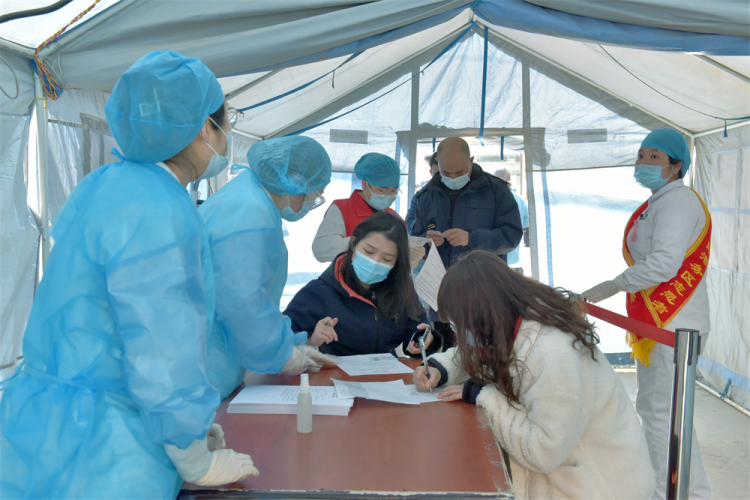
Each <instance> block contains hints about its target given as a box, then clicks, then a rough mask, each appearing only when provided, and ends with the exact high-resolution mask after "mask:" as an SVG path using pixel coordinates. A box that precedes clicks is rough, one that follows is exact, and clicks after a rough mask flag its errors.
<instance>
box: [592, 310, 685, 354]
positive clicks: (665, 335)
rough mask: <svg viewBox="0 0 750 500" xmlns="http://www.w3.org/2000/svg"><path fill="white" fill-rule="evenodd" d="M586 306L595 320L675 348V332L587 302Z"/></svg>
mask: <svg viewBox="0 0 750 500" xmlns="http://www.w3.org/2000/svg"><path fill="white" fill-rule="evenodd" d="M585 304H586V309H587V311H588V313H589V314H590V315H592V316H594V317H595V318H599V319H601V320H604V321H606V322H607V323H611V324H613V325H615V326H619V327H620V328H624V329H625V330H627V331H629V332H633V333H635V334H636V335H638V336H639V337H646V338H647V339H651V340H653V341H655V342H658V343H660V344H664V345H666V346H669V347H674V332H670V331H668V330H662V329H661V328H657V327H655V326H654V325H649V324H648V323H643V322H642V321H638V320H637V319H633V318H628V317H626V316H621V315H619V314H617V313H613V312H612V311H608V310H607V309H603V308H601V307H599V306H595V305H594V304H590V303H588V302H586V303H585Z"/></svg>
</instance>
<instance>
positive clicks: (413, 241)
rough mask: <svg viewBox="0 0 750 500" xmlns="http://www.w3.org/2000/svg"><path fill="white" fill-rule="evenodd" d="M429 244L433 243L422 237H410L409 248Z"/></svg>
mask: <svg viewBox="0 0 750 500" xmlns="http://www.w3.org/2000/svg"><path fill="white" fill-rule="evenodd" d="M429 243H432V240H431V239H430V238H422V237H421V236H409V248H418V247H423V246H425V245H427V244H429Z"/></svg>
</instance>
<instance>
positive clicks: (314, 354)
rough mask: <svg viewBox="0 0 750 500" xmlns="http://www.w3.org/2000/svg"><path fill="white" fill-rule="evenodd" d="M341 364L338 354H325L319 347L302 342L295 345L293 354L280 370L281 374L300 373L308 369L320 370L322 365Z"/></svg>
mask: <svg viewBox="0 0 750 500" xmlns="http://www.w3.org/2000/svg"><path fill="white" fill-rule="evenodd" d="M337 364H339V361H338V358H337V357H336V356H329V355H328V354H323V353H322V352H320V351H319V350H318V348H317V347H315V346H311V345H307V344H300V345H296V346H294V349H293V350H292V355H291V356H290V357H289V359H288V360H287V361H286V363H284V368H282V369H281V371H280V372H279V374H280V375H299V374H300V373H304V372H306V371H311V372H317V371H320V367H321V365H337Z"/></svg>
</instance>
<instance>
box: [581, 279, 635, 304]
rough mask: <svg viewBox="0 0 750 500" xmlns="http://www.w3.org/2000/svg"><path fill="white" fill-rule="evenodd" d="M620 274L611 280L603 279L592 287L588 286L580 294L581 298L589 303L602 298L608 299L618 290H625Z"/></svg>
mask: <svg viewBox="0 0 750 500" xmlns="http://www.w3.org/2000/svg"><path fill="white" fill-rule="evenodd" d="M624 281H625V280H624V278H623V277H622V275H619V276H618V277H617V278H615V279H613V280H612V281H604V282H602V283H599V284H598V285H596V286H595V287H594V288H589V289H588V290H586V291H585V292H583V293H582V294H581V298H584V299H586V300H588V301H589V302H591V303H596V302H599V301H601V300H604V299H608V298H610V297H611V296H613V295H615V294H617V293H618V292H624V291H625V282H624Z"/></svg>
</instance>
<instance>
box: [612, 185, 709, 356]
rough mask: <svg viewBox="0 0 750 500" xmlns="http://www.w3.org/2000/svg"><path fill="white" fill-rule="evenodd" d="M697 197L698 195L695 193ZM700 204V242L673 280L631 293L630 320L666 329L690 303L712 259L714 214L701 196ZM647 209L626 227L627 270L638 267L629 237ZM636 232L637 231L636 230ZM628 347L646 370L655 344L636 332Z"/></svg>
mask: <svg viewBox="0 0 750 500" xmlns="http://www.w3.org/2000/svg"><path fill="white" fill-rule="evenodd" d="M693 192H694V193H695V191H693ZM695 195H696V196H698V200H700V202H701V206H702V207H703V210H704V212H705V214H706V224H705V226H703V230H702V231H701V234H700V235H699V236H698V239H696V240H695V242H694V243H693V244H692V245H690V248H688V249H687V252H685V259H684V260H683V262H682V266H680V269H679V271H677V274H676V275H675V276H674V278H672V279H670V280H668V281H665V282H664V283H660V284H658V285H656V286H655V287H652V288H648V289H646V290H641V291H640V292H637V293H634V294H633V293H628V294H627V299H626V300H627V302H626V307H627V311H628V317H630V318H634V319H637V320H638V321H642V322H644V323H648V324H651V325H655V326H656V327H657V328H664V327H665V326H666V325H667V324H669V322H670V321H672V320H673V319H674V317H675V316H677V314H678V313H679V312H680V311H681V310H682V308H683V307H684V306H685V304H687V303H688V301H690V298H691V297H692V296H693V292H695V289H696V288H697V287H698V283H700V282H701V280H702V279H703V276H704V273H705V270H706V268H707V267H708V258H709V256H710V255H711V227H712V224H711V214H710V213H709V211H708V207H706V204H705V203H704V202H703V200H702V199H701V197H700V196H699V195H698V193H695ZM647 208H648V201H646V202H645V203H644V204H643V205H641V206H640V207H638V209H637V210H636V211H635V212H634V213H633V215H631V216H630V219H629V220H628V223H627V225H626V226H625V235H624V237H623V241H622V255H623V256H624V257H625V262H627V264H628V267H630V266H632V265H633V264H635V260H634V259H633V257H632V256H631V255H630V249H629V248H628V233H630V230H631V229H632V228H633V226H634V225H635V224H636V222H637V221H638V218H639V217H640V216H641V214H643V213H644V212H645V211H646V209H647ZM636 230H637V229H636ZM627 341H628V345H630V347H632V348H633V354H632V357H633V358H637V359H640V360H641V363H643V365H644V366H648V365H649V359H648V356H649V353H650V352H651V349H653V347H654V346H655V345H656V342H654V341H653V340H650V339H647V338H641V337H639V336H638V335H636V334H635V333H633V332H628V333H627Z"/></svg>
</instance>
